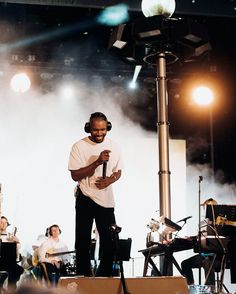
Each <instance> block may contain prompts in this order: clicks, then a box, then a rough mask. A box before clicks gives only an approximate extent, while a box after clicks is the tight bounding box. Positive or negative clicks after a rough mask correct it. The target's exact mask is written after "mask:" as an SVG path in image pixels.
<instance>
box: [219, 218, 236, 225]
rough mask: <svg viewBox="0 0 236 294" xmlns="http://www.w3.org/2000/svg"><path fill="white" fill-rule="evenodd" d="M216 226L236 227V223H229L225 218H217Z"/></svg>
mask: <svg viewBox="0 0 236 294" xmlns="http://www.w3.org/2000/svg"><path fill="white" fill-rule="evenodd" d="M216 225H228V226H234V227H236V222H234V221H228V220H227V218H226V217H224V216H217V218H216Z"/></svg>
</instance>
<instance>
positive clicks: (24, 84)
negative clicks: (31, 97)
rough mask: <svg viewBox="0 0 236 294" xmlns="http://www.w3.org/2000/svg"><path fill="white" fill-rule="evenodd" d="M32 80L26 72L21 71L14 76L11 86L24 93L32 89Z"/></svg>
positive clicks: (14, 89)
mask: <svg viewBox="0 0 236 294" xmlns="http://www.w3.org/2000/svg"><path fill="white" fill-rule="evenodd" d="M30 86H31V82H30V79H29V77H28V76H27V75H26V74H25V73H19V74H16V75H14V76H13V77H12V79H11V88H12V90H13V91H15V92H19V93H24V92H26V91H28V90H29V89H30Z"/></svg>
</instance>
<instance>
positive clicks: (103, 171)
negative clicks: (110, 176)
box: [102, 161, 107, 179]
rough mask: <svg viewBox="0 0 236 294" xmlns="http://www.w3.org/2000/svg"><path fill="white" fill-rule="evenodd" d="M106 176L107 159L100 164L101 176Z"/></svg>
mask: <svg viewBox="0 0 236 294" xmlns="http://www.w3.org/2000/svg"><path fill="white" fill-rule="evenodd" d="M106 176H107V161H104V162H103V165H102V178H103V179H105V178H106Z"/></svg>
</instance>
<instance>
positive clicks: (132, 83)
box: [129, 65, 142, 89]
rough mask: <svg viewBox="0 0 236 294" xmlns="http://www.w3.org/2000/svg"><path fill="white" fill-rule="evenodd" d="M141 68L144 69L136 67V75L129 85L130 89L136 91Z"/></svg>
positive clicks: (140, 66)
mask: <svg viewBox="0 0 236 294" xmlns="http://www.w3.org/2000/svg"><path fill="white" fill-rule="evenodd" d="M141 68H142V65H136V66H135V69H134V75H133V79H132V81H131V82H130V83H129V88H131V89H135V88H136V87H137V83H136V81H137V78H138V75H139V73H140V71H141Z"/></svg>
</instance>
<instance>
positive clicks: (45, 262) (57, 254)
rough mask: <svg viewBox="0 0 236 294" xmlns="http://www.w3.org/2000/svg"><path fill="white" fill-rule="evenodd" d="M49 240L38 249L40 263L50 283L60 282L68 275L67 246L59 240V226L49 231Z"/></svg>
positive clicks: (44, 275) (54, 226) (50, 228)
mask: <svg viewBox="0 0 236 294" xmlns="http://www.w3.org/2000/svg"><path fill="white" fill-rule="evenodd" d="M48 234H49V236H48V239H47V240H45V241H44V242H43V243H42V244H41V245H40V246H39V249H38V253H39V262H40V265H41V269H42V273H43V277H44V278H45V279H46V280H47V281H48V282H50V283H56V284H57V282H58V280H59V278H60V276H61V275H65V274H66V268H65V264H66V263H67V260H66V257H67V256H66V254H65V252H68V247H67V245H66V244H65V243H64V242H63V241H62V240H61V239H60V238H59V235H60V234H61V230H60V228H59V226H58V225H57V224H54V225H52V226H50V227H49V229H48Z"/></svg>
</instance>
